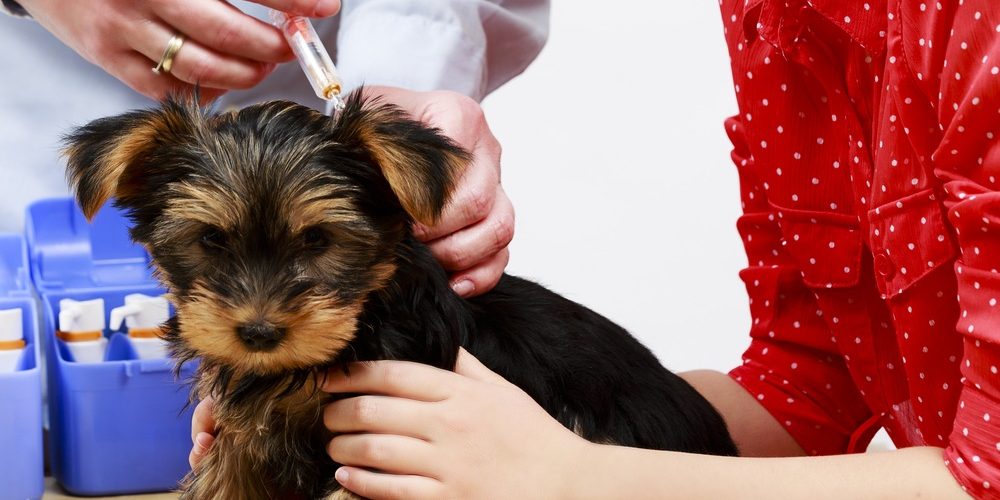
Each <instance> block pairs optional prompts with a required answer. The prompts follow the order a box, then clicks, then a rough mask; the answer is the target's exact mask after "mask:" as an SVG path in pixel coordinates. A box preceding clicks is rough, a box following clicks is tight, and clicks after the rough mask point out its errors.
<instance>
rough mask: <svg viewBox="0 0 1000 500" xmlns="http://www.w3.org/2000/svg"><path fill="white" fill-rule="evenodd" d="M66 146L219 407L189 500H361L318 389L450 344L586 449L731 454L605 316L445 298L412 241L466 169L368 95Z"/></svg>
mask: <svg viewBox="0 0 1000 500" xmlns="http://www.w3.org/2000/svg"><path fill="white" fill-rule="evenodd" d="M66 146H67V147H66V150H65V153H66V156H67V159H68V177H69V179H70V181H71V183H72V185H73V187H74V188H75V192H76V196H77V199H78V201H79V204H80V206H81V207H82V208H83V211H84V213H85V214H86V215H87V216H88V217H92V216H93V215H94V214H95V212H96V211H97V210H98V209H99V208H100V207H101V206H102V205H103V204H104V203H105V202H106V201H107V200H108V199H109V198H112V197H114V198H115V200H116V204H117V206H119V207H122V208H123V209H124V210H125V211H126V213H127V214H128V215H129V217H130V219H131V221H132V222H133V227H132V229H131V236H132V238H133V239H134V240H135V241H136V242H138V243H140V244H142V245H144V246H145V248H146V249H147V250H148V251H149V253H150V255H151V256H152V259H153V262H154V265H155V268H156V272H157V274H158V276H159V278H160V279H161V280H162V282H163V283H164V285H165V286H166V287H167V288H168V290H169V292H170V295H171V297H172V300H173V302H174V304H175V305H176V308H177V315H176V317H175V318H173V319H172V320H171V321H170V322H169V323H168V324H167V325H166V326H165V331H166V333H165V335H166V338H167V339H168V340H169V343H170V345H171V349H172V353H173V356H174V357H175V358H176V359H177V360H179V361H180V362H185V361H190V360H194V359H198V360H200V364H199V367H198V370H197V376H196V379H195V381H194V383H195V387H194V390H193V396H194V397H206V396H212V397H213V398H214V400H215V418H216V421H217V423H218V426H217V433H218V434H217V437H216V441H215V444H214V445H213V446H212V448H211V450H210V452H209V454H208V455H207V456H206V458H205V459H204V460H203V462H202V463H201V464H200V465H199V467H198V468H197V469H196V470H195V471H192V472H191V473H190V474H189V475H188V477H187V478H185V480H184V481H183V484H182V486H181V488H182V491H183V497H184V498H194V499H268V498H323V497H330V496H333V497H336V498H347V497H349V496H350V495H348V494H347V493H346V492H344V491H339V487H338V485H337V483H336V481H335V480H334V478H333V475H334V471H335V470H336V468H337V466H338V465H337V464H335V463H334V462H333V461H332V460H331V459H330V458H329V457H328V456H327V454H326V453H325V445H326V443H327V442H328V441H329V439H330V438H331V437H332V436H331V435H330V434H329V433H328V432H327V431H326V430H325V428H324V427H323V422H322V418H321V412H322V408H323V406H324V405H326V404H327V403H329V402H331V401H332V398H333V396H330V395H328V394H325V393H323V392H321V391H319V390H318V386H319V384H320V383H321V381H322V377H323V374H324V373H326V371H327V370H328V369H330V368H336V369H343V366H345V364H346V363H348V362H351V361H366V360H376V359H400V360H411V361H417V362H422V363H427V364H430V365H433V366H437V367H441V368H447V369H452V368H453V367H454V364H455V359H456V356H457V352H458V348H459V346H464V347H465V348H466V349H468V350H469V351H470V352H471V353H472V354H474V355H475V356H476V357H478V358H479V359H480V360H481V361H482V362H483V363H484V364H486V365H487V366H489V367H490V368H491V369H493V370H494V371H496V372H497V373H499V374H500V375H502V376H504V377H505V378H507V379H508V380H510V381H511V382H513V383H515V384H517V385H518V386H520V387H521V388H522V389H524V390H525V391H526V392H527V393H528V394H530V395H531V396H532V397H533V398H534V399H535V400H536V401H537V402H538V403H539V404H540V405H541V406H542V407H544V408H545V409H546V411H548V412H549V413H550V414H551V415H552V416H553V417H555V418H556V419H558V420H559V422H561V423H562V424H563V425H565V426H566V427H568V428H570V429H572V430H574V431H575V432H576V433H578V434H579V435H580V436H582V437H584V438H586V439H588V440H591V441H595V442H603V443H617V444H621V445H627V446H635V447H642V448H655V449H664V450H678V451H687V452H696V453H710V454H720V455H735V454H736V451H737V450H736V447H735V445H734V444H733V442H732V440H731V439H730V436H729V433H728V432H727V429H726V425H725V423H724V422H723V420H722V418H721V417H720V415H719V414H718V413H717V412H716V411H715V409H714V408H713V407H712V406H711V405H710V404H709V403H708V402H707V401H706V400H705V399H704V398H702V397H701V395H699V394H698V393H697V392H696V391H695V390H694V389H693V388H692V387H691V386H689V385H688V384H686V383H685V382H684V381H682V380H681V379H680V378H679V377H677V376H676V375H674V374H672V373H671V372H669V371H667V370H666V369H665V368H663V367H662V366H661V365H660V363H659V362H658V361H657V359H656V357H654V356H653V354H652V353H651V352H650V351H649V350H648V349H646V348H645V347H643V346H642V345H641V344H640V343H639V342H638V341H636V340H635V339H634V338H633V337H632V336H630V335H629V334H628V333H627V332H626V331H625V330H623V329H622V328H620V327H619V326H617V325H615V324H614V323H612V322H611V321H609V320H608V319H606V318H604V317H602V316H600V315H598V314H597V313H595V312H593V311H591V310H589V309H587V308H586V307H583V306H581V305H579V304H576V303H574V302H571V301H569V300H567V299H565V298H563V297H560V296H558V295H556V294H555V293H552V292H550V291H548V290H546V289H545V288H543V287H541V286H540V285H537V284H535V283H532V282H529V281H525V280H523V279H519V278H515V277H513V276H504V277H503V279H501V281H500V283H499V284H498V285H497V286H496V288H495V289H494V290H493V291H492V292H490V293H487V294H485V295H482V296H480V297H476V298H473V299H468V300H466V299H462V298H460V297H459V296H457V295H455V294H454V293H453V292H452V290H451V288H450V287H449V285H448V276H447V275H446V273H445V271H444V270H443V269H442V268H441V267H440V266H439V265H438V264H437V262H435V260H434V258H433V257H432V256H431V254H430V252H429V250H428V249H427V248H426V247H425V246H424V245H422V244H421V243H420V242H418V241H417V240H416V239H415V238H414V237H413V234H412V232H411V229H410V228H411V225H412V223H413V222H414V221H419V222H421V223H424V224H433V223H434V222H435V220H436V219H437V217H438V216H439V214H440V213H441V210H442V208H443V207H444V206H445V204H446V202H447V201H448V199H449V194H450V193H451V191H452V188H453V186H454V185H455V183H456V180H457V179H458V178H459V176H460V175H461V174H462V172H463V170H464V168H465V167H466V164H467V161H468V160H469V157H468V154H467V153H466V152H464V151H463V150H462V149H460V148H459V147H458V146H456V145H455V144H454V143H453V142H451V141H450V140H449V139H447V138H445V137H444V136H442V135H441V134H440V133H439V131H438V130H436V129H432V128H428V127H427V126H425V125H423V124H421V123H418V122H416V121H413V120H411V119H410V118H408V117H407V116H406V115H405V114H404V113H403V112H402V111H400V110H399V109H397V108H396V107H394V106H392V105H389V104H384V103H381V102H380V101H379V100H378V99H366V98H364V97H362V96H361V93H360V92H356V93H354V94H353V95H352V96H351V97H350V99H349V100H348V104H347V108H346V109H345V110H343V111H342V112H341V113H340V114H339V115H338V116H337V118H336V119H332V118H330V117H328V116H325V115H323V114H321V113H319V112H316V111H314V110H312V109H309V108H306V107H303V106H299V105H296V104H293V103H290V102H269V103H265V104H260V105H254V106H250V107H248V108H245V109H243V110H240V111H234V112H228V113H221V114H214V115H211V114H207V113H206V112H204V111H203V110H201V109H200V108H199V107H198V106H197V105H196V104H191V103H189V102H186V101H179V100H167V101H166V102H165V103H164V104H163V106H162V107H161V108H158V109H152V110H146V111H134V112H130V113H126V114H123V115H120V116H115V117H110V118H104V119H100V120H96V121H94V122H92V123H90V124H88V125H86V126H84V127H81V128H79V129H77V130H76V131H75V132H73V133H72V134H71V135H69V136H68V137H67V138H66ZM524 446H532V443H524ZM484 473H487V472H486V471H484Z"/></svg>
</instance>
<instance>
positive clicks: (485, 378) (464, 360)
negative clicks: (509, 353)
mask: <svg viewBox="0 0 1000 500" xmlns="http://www.w3.org/2000/svg"><path fill="white" fill-rule="evenodd" d="M455 373H458V374H460V375H465V376H466V377H469V378H471V379H474V380H479V381H480V382H488V383H491V384H503V385H509V384H510V383H509V382H507V380H506V379H505V378H503V377H501V376H500V375H497V374H496V372H494V371H493V370H490V369H489V368H488V367H487V366H486V365H484V364H483V363H482V362H480V361H479V360H478V359H477V358H476V357H475V356H473V355H472V354H470V353H469V351H466V350H465V348H464V347H461V348H459V350H458V361H456V362H455Z"/></svg>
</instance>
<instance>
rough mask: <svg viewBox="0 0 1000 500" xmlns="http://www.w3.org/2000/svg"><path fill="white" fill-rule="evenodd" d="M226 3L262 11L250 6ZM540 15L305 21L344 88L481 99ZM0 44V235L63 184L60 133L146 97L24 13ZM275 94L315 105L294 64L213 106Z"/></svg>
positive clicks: (441, 6) (447, 2)
mask: <svg viewBox="0 0 1000 500" xmlns="http://www.w3.org/2000/svg"><path fill="white" fill-rule="evenodd" d="M234 4H236V5H237V6H239V7H240V8H243V9H244V10H246V11H247V12H248V13H251V14H253V15H257V16H258V17H261V18H266V16H265V15H264V14H265V10H264V9H263V8H261V7H260V6H258V5H256V4H250V3H246V2H234ZM548 14H549V2H548V1H547V0H489V1H488V0H343V9H342V12H341V14H340V15H338V16H337V17H334V18H331V19H327V20H322V21H317V22H316V30H317V32H318V33H319V34H320V36H321V37H322V38H323V39H324V41H325V44H326V45H327V48H328V49H329V50H330V51H331V52H333V54H332V55H333V56H334V59H335V61H337V65H338V69H339V70H340V72H341V76H342V78H343V79H344V83H345V87H346V88H347V89H351V88H354V87H356V86H358V85H360V84H362V83H365V84H370V85H374V84H378V85H393V86H399V87H405V88H410V89H413V90H439V89H447V90H454V91H457V92H461V93H463V94H466V95H468V96H471V97H473V98H476V99H482V98H483V97H484V96H486V95H487V94H488V93H490V92H492V91H493V90H494V89H496V88H497V87H499V86H500V85H502V84H503V83H505V82H507V81H508V80H510V79H511V78H513V77H514V76H516V75H517V74H519V73H520V72H521V71H523V70H524V68H525V67H526V66H527V65H528V64H529V63H530V62H531V61H532V60H533V59H534V58H535V56H537V55H538V52H539V51H540V50H541V48H542V45H543V44H544V43H545V40H546V37H547V35H548ZM0 47H3V49H2V50H0V232H11V231H18V232H19V231H21V229H22V224H23V212H24V207H25V206H26V205H27V204H28V203H30V202H31V201H33V200H36V199H40V198H44V197H49V196H60V195H65V194H66V193H67V187H66V183H65V180H64V173H63V172H64V171H63V162H62V161H61V160H60V159H59V156H58V150H59V140H60V137H61V136H62V135H63V134H65V133H66V132H67V131H69V130H70V129H71V128H72V127H73V126H77V125H82V124H84V123H86V122H88V121H90V120H92V119H95V118H99V117H102V116H107V115H112V114H117V113H121V112H123V111H125V110H128V109H131V108H136V107H147V106H150V105H151V104H152V103H151V102H150V101H149V100H148V99H146V98H144V97H142V96H141V95H138V94H136V93H134V92H133V91H131V90H130V89H128V88H127V87H126V86H125V85H123V84H122V83H120V82H118V81H117V80H116V79H114V78H113V77H111V76H108V75H107V74H106V73H104V71H102V70H101V69H100V68H97V67H95V66H92V65H91V64H89V63H88V62H86V61H84V60H83V59H82V58H80V57H79V56H78V55H76V53H74V52H73V51H72V50H70V49H69V48H67V47H65V46H64V45H62V44H61V43H60V42H59V41H58V40H56V39H55V37H53V36H52V35H51V34H49V33H48V32H47V31H45V30H44V29H43V28H42V27H41V26H39V25H37V24H36V23H35V22H33V21H31V20H28V19H20V18H16V17H9V16H2V15H0ZM182 50H183V49H182ZM154 65H155V62H154V61H150V68H152V67H153V66H154ZM276 98H281V99H290V100H293V101H296V102H299V103H302V104H305V105H308V106H312V107H315V108H317V109H323V106H324V102H323V101H321V100H320V99H318V98H317V97H315V95H313V93H312V90H311V88H310V87H309V84H308V82H307V80H306V79H305V76H304V75H302V73H301V71H300V70H299V68H298V65H297V64H296V63H294V62H292V63H290V64H285V65H283V66H281V67H279V68H278V69H277V70H275V72H274V73H273V74H271V75H270V76H269V77H268V78H267V79H265V80H264V81H263V82H262V83H261V84H260V85H258V86H257V87H255V88H253V89H250V90H245V91H236V92H230V93H229V94H227V95H226V96H224V97H223V98H222V99H221V101H220V105H222V106H231V105H235V106H243V105H246V104H250V103H253V102H257V101H261V100H266V99H276Z"/></svg>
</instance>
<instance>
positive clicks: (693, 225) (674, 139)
mask: <svg viewBox="0 0 1000 500" xmlns="http://www.w3.org/2000/svg"><path fill="white" fill-rule="evenodd" d="M484 107H485V108H486V112H487V118H488V120H489V121H490V123H491V126H492V128H493V131H494V133H495V134H496V135H497V137H498V138H499V139H500V142H501V143H502V144H503V146H504V161H503V183H504V185H505V187H506V189H507V191H508V193H509V194H510V196H511V198H512V199H513V201H514V206H515V208H516V210H517V228H516V232H515V238H514V243H513V244H512V245H511V254H512V257H511V263H510V267H509V268H508V272H510V273H511V274H515V275H519V276H523V277H527V278H531V279H534V280H536V281H539V282H541V283H543V284H545V285H547V286H548V287H550V288H552V289H553V290H555V291H557V292H559V293H561V294H563V295H565V296H567V297H569V298H571V299H574V300H576V301H578V302H581V303H583V304H585V305H587V306H588V307H591V308H592V309H594V310H596V311H598V312H600V313H602V314H604V315H605V316H607V317H609V318H611V319H612V320H614V321H616V322H618V323H619V324H621V325H623V326H624V327H626V328H627V329H629V331H631V332H632V333H633V334H634V335H635V336H636V337H638V338H639V339H640V340H642V341H643V342H644V343H645V344H646V345H647V346H649V347H650V348H652V349H653V351H654V352H655V353H656V354H657V355H658V356H659V357H660V360H661V361H662V362H663V363H664V364H665V365H667V366H668V367H669V368H671V369H673V370H687V369H693V368H714V369H718V370H729V369H730V368H732V367H734V366H736V365H737V364H738V363H739V361H740V354H741V353H742V351H743V349H744V348H745V347H746V345H747V344H748V341H749V337H748V333H747V332H748V331H749V325H750V320H749V312H748V306H747V298H746V292H745V289H744V288H743V283H742V282H741V281H740V280H739V277H738V275H737V273H738V272H739V270H740V269H741V268H742V267H744V266H745V264H746V259H745V257H744V253H743V249H742V244H741V242H740V238H739V235H738V234H737V232H736V226H735V224H736V218H737V217H738V216H739V213H740V204H739V189H738V182H737V176H736V168H735V167H734V166H733V165H732V163H731V162H730V160H729V151H730V149H731V145H730V143H729V141H728V139H727V137H726V135H725V132H724V129H723V120H724V119H725V118H726V117H727V116H729V115H732V114H735V113H736V102H735V97H734V94H733V87H732V79H731V75H730V72H729V58H728V54H727V52H726V47H725V43H724V38H723V33H722V22H721V17H720V14H719V8H718V5H717V3H716V2H709V1H697V2H674V1H670V2H649V1H640V0H620V1H617V2H613V3H611V2H602V1H597V0H572V1H568V0H567V1H555V2H553V7H552V31H551V36H550V39H549V43H548V45H547V46H546V48H545V50H544V51H543V52H542V54H541V56H540V57H539V58H538V60H537V61H536V62H535V63H534V64H533V65H532V66H531V67H529V68H528V70H527V71H526V72H525V74H524V75H522V76H521V77H519V78H517V79H515V80H514V81H513V82H511V83H509V84H507V85H506V86H504V87H503V88H501V89H500V90H498V91H497V92H496V93H495V94H493V95H492V96H490V97H489V98H487V99H486V101H485V103H484Z"/></svg>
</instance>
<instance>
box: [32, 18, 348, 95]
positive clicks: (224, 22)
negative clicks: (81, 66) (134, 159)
mask: <svg viewBox="0 0 1000 500" xmlns="http://www.w3.org/2000/svg"><path fill="white" fill-rule="evenodd" d="M19 3H20V4H21V5H22V6H23V7H24V8H25V10H27V11H28V13H30V14H31V16H32V17H33V18H34V19H35V20H37V21H38V23H39V24H41V25H42V26H43V27H45V29H47V30H49V32H51V33H52V34H53V35H55V36H56V37H57V38H59V40H61V41H62V42H63V43H65V44H66V45H67V46H69V47H70V48H71V49H73V50H74V51H76V52H77V53H78V54H80V55H81V56H82V57H83V58H84V59H86V60H87V61H90V62H91V63H93V64H95V65H97V66H99V67H101V68H102V69H104V70H105V71H107V72H108V73H109V74H111V75H112V76H114V77H115V78H117V79H119V80H121V81H122V82H123V83H124V84H125V85H128V86H129V87H130V88H132V89H133V90H135V91H136V92H139V93H141V94H143V95H145V96H147V97H150V98H152V99H162V98H163V97H165V96H166V95H167V93H168V92H178V91H180V92H184V91H190V90H191V89H192V88H193V86H194V85H195V84H198V85H200V87H201V96H202V98H203V99H204V100H205V101H208V100H211V99H213V98H215V97H218V96H219V95H221V94H222V93H224V92H225V91H226V90H229V89H243V88H249V87H253V86H254V85H256V84H257V83H259V82H260V81H261V80H263V79H264V77H265V76H267V75H268V74H269V73H270V72H271V71H272V70H273V69H274V67H275V64H276V63H280V62H284V61H288V60H290V59H291V58H292V57H293V56H292V53H291V49H289V47H288V44H287V43H285V40H284V38H283V37H282V35H281V32H280V31H278V30H277V29H276V28H274V27H273V26H271V25H269V24H267V23H264V22H262V21H260V20H257V19H255V18H253V17H251V16H248V15H246V14H244V13H243V12H241V11H240V10H239V9H237V8H236V7H233V6H232V5H230V4H229V3H228V2H223V1H218V0H92V1H87V2H75V1H74V2H67V1H64V0H19ZM257 3H260V4H262V5H265V6H268V7H272V8H275V9H280V10H285V11H288V12H292V13H296V14H301V15H306V16H314V17H325V16H330V15H333V14H336V13H337V12H338V11H339V10H340V0H257ZM178 34H180V35H183V36H185V37H186V41H185V42H184V45H183V46H182V47H181V49H180V51H179V52H178V53H177V55H176V56H175V58H174V63H173V67H172V68H171V70H170V74H164V73H161V74H156V73H153V72H152V71H151V69H152V68H153V67H154V66H156V64H157V62H159V60H160V57H161V56H162V55H163V52H164V50H165V49H166V47H167V43H168V42H169V41H170V39H171V37H172V36H174V35H178Z"/></svg>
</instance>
